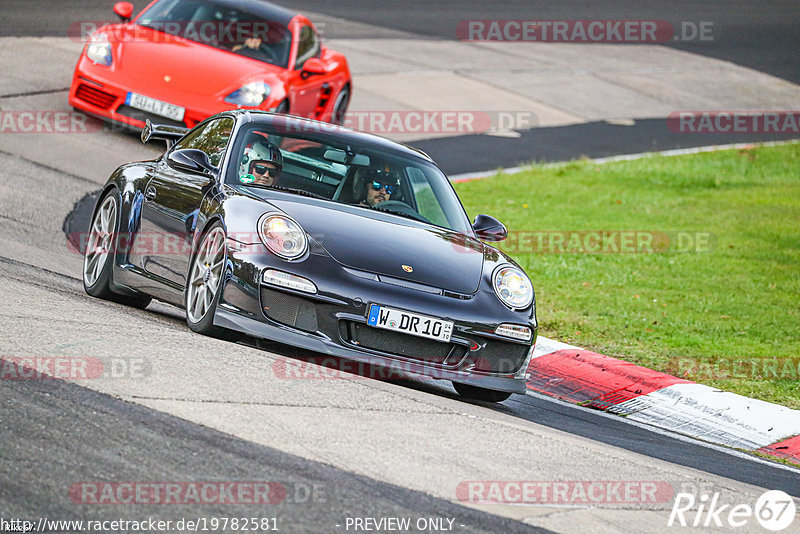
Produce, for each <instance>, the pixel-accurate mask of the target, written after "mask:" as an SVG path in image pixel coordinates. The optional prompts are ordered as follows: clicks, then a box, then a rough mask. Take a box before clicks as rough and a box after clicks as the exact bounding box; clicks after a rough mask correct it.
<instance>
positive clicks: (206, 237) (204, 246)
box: [184, 222, 241, 341]
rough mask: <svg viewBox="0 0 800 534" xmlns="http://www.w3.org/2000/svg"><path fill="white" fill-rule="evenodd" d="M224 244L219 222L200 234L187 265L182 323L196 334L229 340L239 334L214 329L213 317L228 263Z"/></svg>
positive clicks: (222, 231)
mask: <svg viewBox="0 0 800 534" xmlns="http://www.w3.org/2000/svg"><path fill="white" fill-rule="evenodd" d="M225 241H226V236H225V230H224V229H223V227H222V224H220V223H219V222H216V223H214V224H213V225H212V226H211V228H210V229H209V230H208V231H206V233H205V234H203V238H202V240H201V241H200V246H198V247H197V250H196V251H195V253H194V255H193V256H192V261H191V263H190V265H191V267H190V268H189V277H188V278H187V284H186V292H185V298H184V304H185V306H184V308H185V309H186V324H188V325H189V328H190V329H192V330H193V331H195V332H197V333H199V334H204V335H207V336H212V337H216V338H221V339H227V340H231V341H233V340H236V339H239V338H240V337H241V334H239V333H238V332H234V331H231V330H228V329H227V328H221V327H219V326H214V314H215V313H216V311H217V304H218V303H219V299H220V296H221V295H222V286H223V283H224V278H225V272H226V267H225V266H226V264H227V260H228V254H227V249H226V246H225Z"/></svg>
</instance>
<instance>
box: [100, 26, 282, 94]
mask: <svg viewBox="0 0 800 534" xmlns="http://www.w3.org/2000/svg"><path fill="white" fill-rule="evenodd" d="M107 34H108V35H109V40H110V41H111V42H112V43H113V45H112V46H113V52H114V53H113V57H114V62H113V64H112V67H111V68H112V69H113V71H114V74H115V79H116V80H117V81H118V82H120V83H121V84H122V85H124V86H125V87H129V88H132V89H133V90H134V91H136V90H137V89H138V91H140V92H142V93H143V94H145V95H147V96H151V97H154V98H160V99H164V100H167V101H170V100H174V99H175V96H176V95H184V98H185V96H186V95H202V96H208V95H217V96H220V97H222V98H224V97H225V96H227V95H228V94H230V93H231V92H232V91H235V90H236V89H238V88H239V87H241V86H242V85H244V84H245V83H249V82H251V81H254V80H263V81H266V82H267V83H270V82H272V83H275V82H277V80H278V75H279V74H280V73H281V72H283V69H282V68H280V67H277V66H275V65H270V64H269V63H264V62H262V61H258V60H255V59H251V58H247V57H244V56H239V55H237V54H233V53H231V52H227V51H224V50H219V49H216V48H213V47H211V46H208V45H204V44H200V43H195V42H193V41H189V40H186V39H183V38H181V37H176V36H174V35H169V34H166V33H162V32H159V31H156V30H153V29H150V28H146V27H144V26H139V25H135V24H122V25H117V26H114V27H113V28H112V29H111V30H108V31H107Z"/></svg>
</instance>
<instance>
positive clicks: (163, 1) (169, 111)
mask: <svg viewBox="0 0 800 534" xmlns="http://www.w3.org/2000/svg"><path fill="white" fill-rule="evenodd" d="M114 12H115V13H116V14H117V15H118V16H119V17H120V18H121V19H122V23H121V24H112V25H107V26H103V27H101V28H100V29H98V30H97V31H96V32H94V34H92V36H91V38H90V39H89V40H88V42H87V44H86V46H85V47H84V50H83V53H82V54H81V57H80V59H79V60H78V65H77V66H76V67H75V74H74V76H73V78H72V86H71V87H70V91H69V103H70V104H71V105H72V106H73V107H75V108H77V109H80V110H82V111H84V112H86V113H88V114H90V115H94V116H97V117H101V118H103V119H110V120H112V121H116V122H119V123H123V124H126V125H129V126H133V127H138V128H141V127H143V126H144V121H145V120H146V119H148V118H149V119H151V120H153V122H157V123H160V124H173V125H176V126H186V127H189V128H191V127H194V126H195V125H196V124H197V123H198V122H200V121H202V120H203V119H205V118H206V117H208V116H210V115H213V114H215V113H218V112H220V111H224V110H229V109H236V108H252V109H262V110H270V111H276V112H278V113H290V114H292V115H298V116H302V117H308V118H313V119H317V120H322V121H328V122H334V123H338V124H341V123H342V121H343V120H344V115H345V112H346V111H347V105H348V103H349V101H350V91H351V87H352V82H351V79H350V70H349V68H348V66H347V60H346V59H345V57H344V56H343V55H342V54H340V53H338V52H335V51H333V50H330V49H328V48H326V47H325V46H324V45H323V44H322V42H321V41H320V38H319V34H318V33H317V30H316V29H315V28H314V25H313V24H312V23H311V21H310V20H308V18H306V17H304V16H302V15H298V14H295V13H292V12H290V11H287V10H285V9H283V8H281V7H278V6H276V5H274V4H270V3H268V2H264V1H262V0H155V1H154V2H152V3H151V4H150V5H148V6H147V7H146V8H145V9H144V10H143V11H142V12H141V13H140V14H139V16H137V17H136V18H134V19H133V20H131V15H132V14H133V4H131V3H129V2H119V3H117V4H116V5H114Z"/></svg>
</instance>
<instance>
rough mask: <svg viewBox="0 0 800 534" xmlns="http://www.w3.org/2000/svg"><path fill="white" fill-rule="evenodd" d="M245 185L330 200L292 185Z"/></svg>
mask: <svg viewBox="0 0 800 534" xmlns="http://www.w3.org/2000/svg"><path fill="white" fill-rule="evenodd" d="M247 185H248V186H249V187H258V188H260V189H275V190H277V191H286V192H287V193H294V194H295V195H301V196H304V197H311V198H318V199H320V200H330V199H329V198H328V197H326V196H322V195H318V194H317V193H312V192H310V191H306V190H305V189H296V188H294V187H281V186H279V185H262V184H257V183H255V182H253V183H251V184H247Z"/></svg>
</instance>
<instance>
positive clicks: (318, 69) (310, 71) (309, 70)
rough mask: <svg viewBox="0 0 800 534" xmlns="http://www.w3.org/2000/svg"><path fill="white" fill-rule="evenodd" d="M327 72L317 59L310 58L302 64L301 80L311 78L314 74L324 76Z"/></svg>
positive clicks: (323, 64)
mask: <svg viewBox="0 0 800 534" xmlns="http://www.w3.org/2000/svg"><path fill="white" fill-rule="evenodd" d="M326 72H328V70H327V69H326V68H325V63H323V62H322V60H321V59H319V58H318V57H310V58H308V59H307V60H306V62H305V63H303V70H302V71H301V72H300V75H301V76H302V77H303V79H305V78H308V77H309V76H313V75H315V74H325V73H326Z"/></svg>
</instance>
